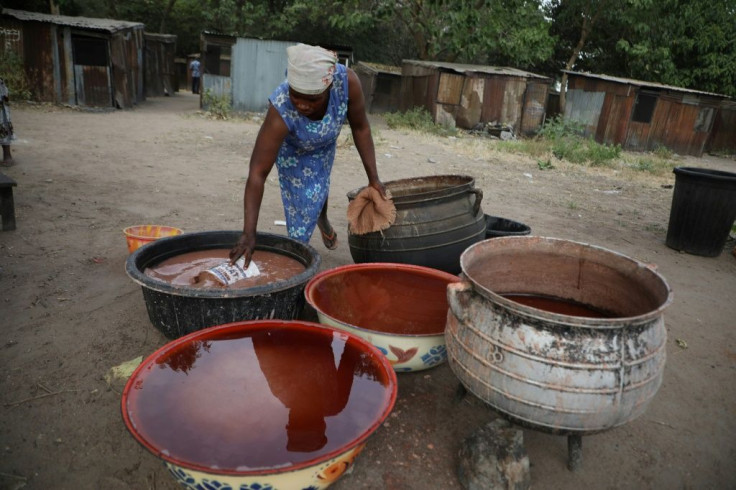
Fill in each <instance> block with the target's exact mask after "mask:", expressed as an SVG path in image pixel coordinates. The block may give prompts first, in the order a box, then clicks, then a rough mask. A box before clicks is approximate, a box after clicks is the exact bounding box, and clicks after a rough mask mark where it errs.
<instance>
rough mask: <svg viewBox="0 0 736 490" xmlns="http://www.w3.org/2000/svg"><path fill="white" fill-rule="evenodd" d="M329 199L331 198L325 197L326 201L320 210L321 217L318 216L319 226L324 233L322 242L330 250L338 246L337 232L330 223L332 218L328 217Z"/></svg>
mask: <svg viewBox="0 0 736 490" xmlns="http://www.w3.org/2000/svg"><path fill="white" fill-rule="evenodd" d="M328 200H329V198H328V199H325V203H324V204H323V205H322V211H320V213H319V218H317V227H318V228H319V232H320V234H321V235H322V242H323V243H324V244H325V247H327V248H328V249H329V250H335V249H336V248H337V232H336V231H335V229H334V228H333V227H332V225H331V224H330V220H329V219H328V218H327V201H328Z"/></svg>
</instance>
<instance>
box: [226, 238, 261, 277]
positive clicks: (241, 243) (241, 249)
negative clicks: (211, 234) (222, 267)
mask: <svg viewBox="0 0 736 490" xmlns="http://www.w3.org/2000/svg"><path fill="white" fill-rule="evenodd" d="M255 248H256V239H255V237H254V236H252V235H250V234H248V233H243V234H242V235H240V238H238V242H237V243H236V244H235V246H234V247H233V248H232V250H230V265H233V264H235V262H236V261H237V260H238V259H239V258H240V257H241V256H242V257H243V258H244V259H245V262H244V263H243V269H245V268H246V267H248V265H249V264H250V260H251V259H252V258H253V251H254V250H255Z"/></svg>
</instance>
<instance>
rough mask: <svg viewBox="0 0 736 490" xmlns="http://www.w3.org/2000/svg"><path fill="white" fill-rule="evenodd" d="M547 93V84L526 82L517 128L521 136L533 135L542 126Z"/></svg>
mask: <svg viewBox="0 0 736 490" xmlns="http://www.w3.org/2000/svg"><path fill="white" fill-rule="evenodd" d="M548 92H549V84H547V83H535V82H531V81H529V82H527V84H526V91H525V92H524V105H523V107H522V114H521V124H520V128H519V132H520V133H521V134H523V135H527V136H529V135H533V134H535V133H536V132H537V131H539V129H540V128H541V127H542V124H544V115H545V111H546V107H547V94H548Z"/></svg>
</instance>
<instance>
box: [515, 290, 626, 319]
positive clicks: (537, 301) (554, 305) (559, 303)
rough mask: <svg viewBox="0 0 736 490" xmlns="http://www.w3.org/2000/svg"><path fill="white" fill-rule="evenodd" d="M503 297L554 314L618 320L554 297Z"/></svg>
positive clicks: (593, 309) (611, 315)
mask: <svg viewBox="0 0 736 490" xmlns="http://www.w3.org/2000/svg"><path fill="white" fill-rule="evenodd" d="M502 296H503V297H504V298H508V299H510V300H511V301H516V302H517V303H521V304H522V305H526V306H531V307H532V308H537V309H539V310H545V311H549V312H552V313H559V314H561V315H569V316H580V317H585V318H616V316H617V315H614V314H612V313H610V312H606V311H602V310H599V309H596V308H593V307H591V306H588V305H585V304H583V303H578V302H576V301H570V300H566V299H560V298H555V297H552V296H542V295H535V294H504V295H502Z"/></svg>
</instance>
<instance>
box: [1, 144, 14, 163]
mask: <svg viewBox="0 0 736 490" xmlns="http://www.w3.org/2000/svg"><path fill="white" fill-rule="evenodd" d="M3 165H4V166H6V167H10V166H11V165H13V156H12V155H11V154H10V145H3Z"/></svg>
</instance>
